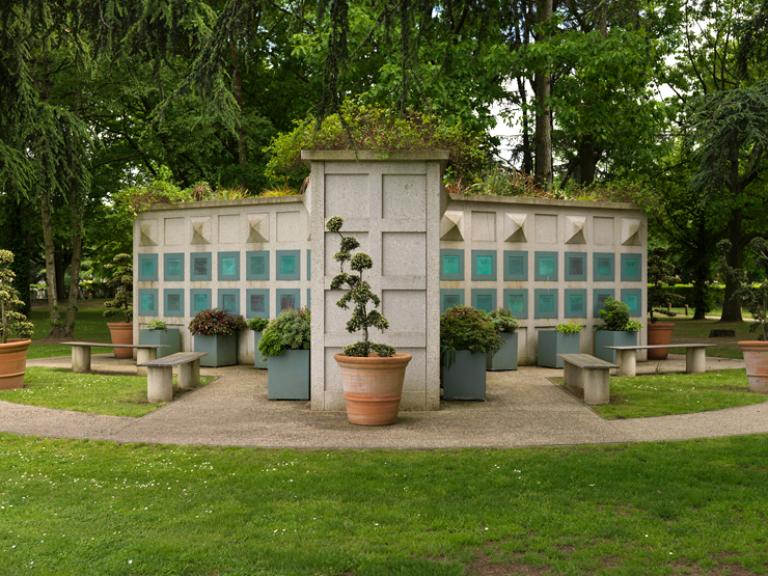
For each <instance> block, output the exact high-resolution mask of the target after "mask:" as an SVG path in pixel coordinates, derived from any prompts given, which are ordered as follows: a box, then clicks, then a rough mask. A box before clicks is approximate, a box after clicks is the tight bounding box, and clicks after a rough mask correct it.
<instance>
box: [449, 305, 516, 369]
mask: <svg viewBox="0 0 768 576" xmlns="http://www.w3.org/2000/svg"><path fill="white" fill-rule="evenodd" d="M500 346H501V339H500V338H499V334H498V332H497V331H496V326H495V325H494V323H493V320H491V317H490V316H489V315H488V314H486V313H485V312H483V311H482V310H477V309H476V308H470V307H469V306H454V307H453V308H450V309H449V310H447V311H446V312H445V313H444V314H443V315H442V316H441V317H440V353H441V355H442V356H443V363H444V364H446V365H450V364H452V363H453V356H454V355H455V353H456V351H457V350H468V351H469V352H472V353H478V352H479V353H488V354H492V353H494V352H496V351H497V350H498V349H499V348H500Z"/></svg>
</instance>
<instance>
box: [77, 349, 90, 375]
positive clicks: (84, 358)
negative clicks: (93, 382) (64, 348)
mask: <svg viewBox="0 0 768 576" xmlns="http://www.w3.org/2000/svg"><path fill="white" fill-rule="evenodd" d="M90 371H91V347H90V346H72V372H79V373H81V374H84V373H87V372H90Z"/></svg>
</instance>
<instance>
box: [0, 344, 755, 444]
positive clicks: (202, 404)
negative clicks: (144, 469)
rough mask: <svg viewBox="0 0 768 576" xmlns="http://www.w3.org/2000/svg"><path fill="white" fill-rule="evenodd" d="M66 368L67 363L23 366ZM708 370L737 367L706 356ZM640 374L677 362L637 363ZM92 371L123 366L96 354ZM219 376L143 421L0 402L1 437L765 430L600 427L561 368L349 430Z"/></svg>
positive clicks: (556, 438)
mask: <svg viewBox="0 0 768 576" xmlns="http://www.w3.org/2000/svg"><path fill="white" fill-rule="evenodd" d="M29 364H30V365H38V366H41V365H45V366H68V365H69V359H68V358H66V359H46V360H36V361H30V362H29ZM708 364H709V368H710V369H716V368H732V367H741V366H743V364H742V363H741V362H740V361H733V360H722V361H719V360H716V359H711V358H710V359H708ZM640 366H642V370H643V371H650V372H655V371H657V370H659V369H660V368H661V369H662V370H663V371H668V370H672V369H679V368H680V367H681V366H682V362H681V360H680V359H679V358H676V359H674V360H672V361H670V362H665V363H662V365H661V366H659V365H658V363H652V364H641V365H640ZM94 368H95V369H97V370H99V371H107V372H109V371H112V372H116V371H123V372H125V371H128V370H130V369H131V368H130V364H129V363H128V362H126V361H123V362H120V361H116V360H114V359H109V358H105V357H94ZM203 373H204V374H205V373H208V374H216V375H219V376H220V377H219V379H218V380H216V381H215V382H213V383H211V384H209V385H208V386H205V387H203V388H201V389H199V390H196V391H195V392H193V393H190V394H185V395H184V396H182V397H180V398H179V399H178V400H177V401H174V402H172V403H170V404H168V405H166V406H164V407H162V408H160V409H159V410H156V411H154V412H152V413H151V414H148V415H146V416H144V417H142V418H127V417H117V416H98V415H91V414H83V413H78V412H70V411H65V410H51V409H47V408H38V407H33V406H24V405H20V404H13V403H8V402H0V431H2V432H10V433H16V434H29V435H35V436H44V437H57V438H81V439H82V438H91V439H101V440H113V441H117V442H146V443H160V444H196V445H215V446H255V447H256V446H257V447H264V448H278V447H279V448H309V449H338V448H416V449H425V448H465V447H520V446H544V445H563V444H599V443H615V442H643V441H655V440H681V439H690V438H708V437H718V436H732V435H741V434H755V433H768V403H766V404H757V405H752V406H747V407H743V408H732V409H728V410H720V411H717V412H705V413H698V414H686V415H681V416H663V417H658V418H642V419H630V420H610V421H609V420H603V419H602V418H600V417H599V416H597V415H596V414H595V413H594V412H593V411H592V410H590V409H589V408H588V407H586V406H585V405H584V404H583V403H582V402H581V401H580V400H578V399H577V398H575V397H573V396H572V395H570V394H569V393H568V392H566V391H565V390H563V389H562V388H561V387H559V386H555V385H553V384H552V383H551V382H549V380H548V379H547V377H549V376H558V375H561V374H562V371H561V370H547V369H542V368H533V367H523V368H521V369H520V370H518V371H516V372H503V373H489V374H488V400H487V401H486V402H451V403H444V404H443V408H442V409H441V410H440V411H437V412H404V413H401V417H400V420H399V422H398V424H397V425H396V426H390V427H384V428H360V427H353V426H351V425H350V424H348V423H347V422H346V419H345V416H344V414H343V413H341V412H319V413H318V412H311V411H310V410H309V406H308V403H305V402H269V401H267V398H266V396H267V394H266V387H267V378H266V372H264V371H260V370H256V369H253V368H249V367H246V366H238V367H232V368H219V369H215V370H204V371H203Z"/></svg>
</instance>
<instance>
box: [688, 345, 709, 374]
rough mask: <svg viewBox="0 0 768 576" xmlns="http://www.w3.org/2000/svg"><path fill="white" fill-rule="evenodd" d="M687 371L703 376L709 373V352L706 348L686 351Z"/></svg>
mask: <svg viewBox="0 0 768 576" xmlns="http://www.w3.org/2000/svg"><path fill="white" fill-rule="evenodd" d="M685 371H686V372H687V373H688V374H701V373H703V372H706V371H707V350H706V349H705V348H688V349H686V351H685Z"/></svg>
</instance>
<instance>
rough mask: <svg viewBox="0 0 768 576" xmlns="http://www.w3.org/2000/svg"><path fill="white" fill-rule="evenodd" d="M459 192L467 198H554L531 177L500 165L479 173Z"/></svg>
mask: <svg viewBox="0 0 768 576" xmlns="http://www.w3.org/2000/svg"><path fill="white" fill-rule="evenodd" d="M457 191H459V192H461V193H463V194H465V195H467V196H537V197H552V193H551V192H548V191H547V190H545V189H544V188H541V187H539V186H537V185H536V184H535V182H534V180H533V178H532V177H531V176H529V175H527V174H523V173H521V172H518V171H517V170H508V169H506V168H504V167H502V166H498V165H494V166H492V167H491V168H488V169H487V170H484V171H483V172H481V173H479V174H478V175H476V176H475V177H474V178H473V179H472V182H471V183H470V184H469V185H466V186H464V187H463V188H461V189H460V190H457Z"/></svg>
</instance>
